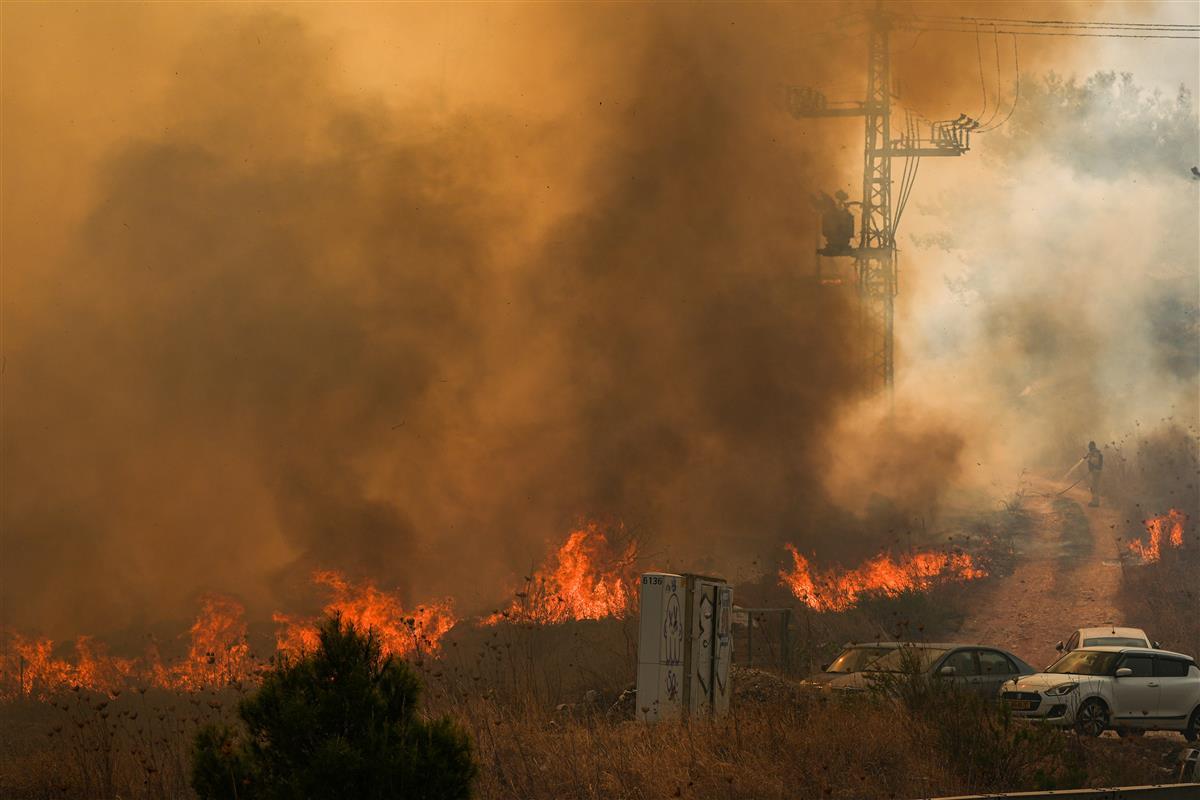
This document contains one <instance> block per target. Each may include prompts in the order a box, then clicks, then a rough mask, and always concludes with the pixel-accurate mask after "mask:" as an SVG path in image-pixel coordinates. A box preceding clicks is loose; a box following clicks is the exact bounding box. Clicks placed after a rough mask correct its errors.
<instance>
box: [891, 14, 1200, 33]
mask: <svg viewBox="0 0 1200 800" xmlns="http://www.w3.org/2000/svg"><path fill="white" fill-rule="evenodd" d="M909 18H910V19H927V20H934V21H939V22H952V23H984V24H988V25H990V24H993V23H999V24H1005V25H1009V26H1029V25H1038V26H1043V25H1044V26H1057V27H1066V28H1113V29H1122V28H1134V29H1146V30H1198V29H1200V25H1192V24H1184V23H1169V22H1099V21H1096V20H1080V21H1078V22H1073V21H1070V20H1060V19H1014V18H1011V17H952V16H947V15H942V14H913V15H911V16H910V17H909Z"/></svg>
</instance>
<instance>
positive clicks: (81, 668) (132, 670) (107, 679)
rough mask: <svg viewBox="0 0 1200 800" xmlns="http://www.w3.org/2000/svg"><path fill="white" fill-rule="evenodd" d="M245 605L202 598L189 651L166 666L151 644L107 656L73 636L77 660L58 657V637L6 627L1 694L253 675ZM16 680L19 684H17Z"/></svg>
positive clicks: (197, 685)
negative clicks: (130, 654)
mask: <svg viewBox="0 0 1200 800" xmlns="http://www.w3.org/2000/svg"><path fill="white" fill-rule="evenodd" d="M244 612H245V610H244V609H243V607H242V605H241V604H240V603H238V602H237V601H236V600H234V599H232V598H229V597H224V596H221V595H207V596H205V597H203V598H201V610H200V613H199V615H197V617H196V621H195V622H194V623H193V624H192V626H191V628H190V629H189V632H188V633H189V646H188V652H187V655H186V656H185V657H184V658H183V659H182V660H180V661H178V662H177V663H174V664H171V665H170V666H164V665H163V663H162V661H161V659H160V658H159V655H158V649H157V647H155V646H153V645H151V647H150V648H149V649H148V651H147V653H146V656H145V657H144V658H141V659H134V658H119V657H116V656H112V655H109V653H108V649H107V647H106V646H105V645H104V644H103V643H101V642H97V641H95V640H93V639H92V638H91V637H90V636H80V637H79V638H78V639H76V640H75V659H74V661H73V662H72V661H70V660H68V659H65V658H55V657H54V656H53V652H54V642H53V640H51V639H46V638H26V637H24V636H21V635H20V634H19V633H15V632H3V631H0V634H2V635H3V636H4V640H5V641H4V647H3V650H2V651H0V697H4V696H8V695H18V696H23V697H27V696H32V697H40V696H43V695H45V694H46V693H48V692H51V691H53V690H55V689H61V688H67V687H74V686H78V687H81V688H85V689H90V690H92V691H97V692H109V693H112V692H114V691H118V690H120V689H121V688H123V687H126V686H155V687H159V688H164V689H179V690H184V691H198V690H200V689H207V688H215V687H218V686H224V685H227V684H230V683H234V682H236V681H241V680H247V679H250V678H252V677H253V676H254V674H255V671H256V669H257V667H258V665H257V664H255V663H254V661H253V659H252V658H251V657H250V646H249V644H247V642H246V623H245V620H244ZM14 684H15V686H14Z"/></svg>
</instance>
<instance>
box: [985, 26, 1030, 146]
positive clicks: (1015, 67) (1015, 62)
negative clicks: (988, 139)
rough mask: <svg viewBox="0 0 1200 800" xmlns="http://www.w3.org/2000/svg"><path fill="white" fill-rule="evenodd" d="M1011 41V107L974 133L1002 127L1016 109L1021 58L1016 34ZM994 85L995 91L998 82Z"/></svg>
mask: <svg viewBox="0 0 1200 800" xmlns="http://www.w3.org/2000/svg"><path fill="white" fill-rule="evenodd" d="M1012 43H1013V84H1014V88H1013V102H1012V107H1011V108H1009V109H1008V114H1006V115H1005V117H1004V119H1002V120H1000V121H999V122H998V123H996V124H995V125H992V126H991V127H990V128H980V129H978V130H977V131H976V133H987V132H988V131H994V130H996V129H997V128H1002V127H1004V124H1005V123H1006V122H1008V121H1009V120H1010V119H1012V115H1013V112H1014V111H1016V110H1017V103H1019V102H1021V59H1020V57H1019V56H1018V55H1017V37H1016V36H1013V37H1012ZM998 52H999V51H997V53H998ZM997 57H999V56H998V55H997ZM996 86H997V91H999V84H996Z"/></svg>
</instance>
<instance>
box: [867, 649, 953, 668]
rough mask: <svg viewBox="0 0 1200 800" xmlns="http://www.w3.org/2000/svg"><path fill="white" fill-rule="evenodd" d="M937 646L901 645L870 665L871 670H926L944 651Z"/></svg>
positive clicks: (946, 651)
mask: <svg viewBox="0 0 1200 800" xmlns="http://www.w3.org/2000/svg"><path fill="white" fill-rule="evenodd" d="M948 652H950V651H949V650H947V649H943V648H938V647H901V648H898V649H896V650H893V651H891V652H890V653H888V654H887V655H886V656H884V657H883V658H881V659H879V660H878V661H876V662H875V663H874V664H872V665H871V669H870V671H871V672H928V671H929V668H930V667H931V666H933V662H935V661H937V660H938V659H939V658H941V657H942V656H944V655H946V653H948Z"/></svg>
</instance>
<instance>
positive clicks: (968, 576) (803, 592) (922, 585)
mask: <svg viewBox="0 0 1200 800" xmlns="http://www.w3.org/2000/svg"><path fill="white" fill-rule="evenodd" d="M787 549H788V550H789V551H790V552H791V554H792V569H791V570H786V569H783V570H780V571H779V578H780V581H781V583H782V584H783V585H784V586H786V587H787V588H788V589H790V590H791V592H792V594H793V595H795V597H796V598H797V599H798V600H800V601H801V602H803V603H804V604H805V605H807V606H808V607H809V608H812V609H814V610H816V611H845V610H847V609H849V608H853V607H854V606H855V605H856V604H857V603H858V602H859V600H860V599H862V598H863V597H864V596H867V595H872V594H882V595H886V596H887V597H898V596H899V595H901V594H903V593H905V592H913V591H917V592H924V591H928V590H929V589H931V588H933V587H934V586H936V585H938V584H940V583H946V582H949V581H969V580H975V579H976V578H982V577H985V576H986V575H987V571H986V570H985V569H983V568H982V567H981V566H979V565H978V564H976V563H975V561H974V559H972V558H971V556H970V555H968V554H967V553H961V552H950V553H944V552H937V551H924V552H918V553H910V554H907V555H903V556H900V557H899V558H897V559H893V558H892V557H891V556H890V555H888V554H886V553H884V554H881V555H878V556H876V557H875V558H872V559H870V560H869V561H867V562H865V563H863V564H861V565H860V566H858V567H855V568H854V569H851V570H839V569H829V570H825V571H824V572H821V571H818V570H815V569H814V568H813V567H812V565H811V564H810V563H809V561H808V559H807V558H805V557H804V556H802V555H801V554H800V551H799V550H797V549H796V547H795V546H794V545H791V544H789V545H787Z"/></svg>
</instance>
